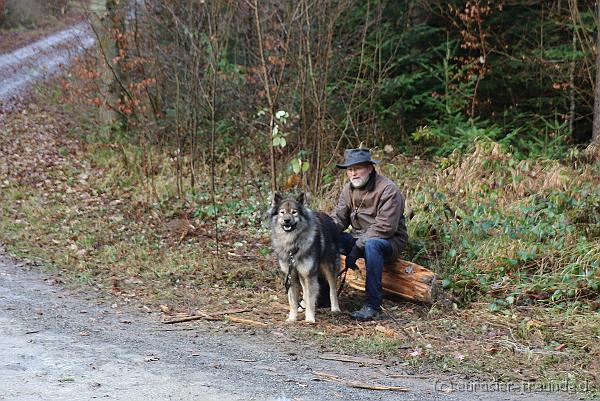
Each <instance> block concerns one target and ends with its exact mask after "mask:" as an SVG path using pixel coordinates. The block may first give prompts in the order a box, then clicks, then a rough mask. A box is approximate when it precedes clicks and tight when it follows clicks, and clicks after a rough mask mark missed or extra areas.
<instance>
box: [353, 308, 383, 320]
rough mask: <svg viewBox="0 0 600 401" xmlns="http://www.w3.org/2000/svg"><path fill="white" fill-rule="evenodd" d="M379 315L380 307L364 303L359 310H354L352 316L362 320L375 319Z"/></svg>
mask: <svg viewBox="0 0 600 401" xmlns="http://www.w3.org/2000/svg"><path fill="white" fill-rule="evenodd" d="M377 315H379V308H373V307H372V306H371V305H367V304H365V305H363V306H362V308H360V309H359V310H357V311H355V312H352V314H351V316H352V317H353V318H354V319H356V320H360V321H363V322H364V321H368V320H374V319H375V318H376V317H377Z"/></svg>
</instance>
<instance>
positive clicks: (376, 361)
mask: <svg viewBox="0 0 600 401" xmlns="http://www.w3.org/2000/svg"><path fill="white" fill-rule="evenodd" d="M319 358H320V359H325V360H328V361H340V362H352V363H359V364H372V365H383V364H384V362H383V361H381V360H379V359H374V358H361V357H358V356H350V355H340V354H323V355H321V356H320V357H319Z"/></svg>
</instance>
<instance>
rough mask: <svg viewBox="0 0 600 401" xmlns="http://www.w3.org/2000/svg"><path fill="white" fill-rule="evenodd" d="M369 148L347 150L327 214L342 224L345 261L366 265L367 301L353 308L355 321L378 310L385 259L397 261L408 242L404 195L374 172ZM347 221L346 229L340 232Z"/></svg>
mask: <svg viewBox="0 0 600 401" xmlns="http://www.w3.org/2000/svg"><path fill="white" fill-rule="evenodd" d="M378 163H379V161H377V160H372V159H371V151H370V150H369V149H362V148H359V149H347V150H346V151H345V162H344V163H342V164H337V165H336V166H337V167H338V168H340V169H345V170H346V174H347V176H348V179H349V182H348V184H346V185H345V186H344V188H343V189H342V193H341V194H340V199H339V201H338V204H337V206H336V207H335V209H334V210H333V212H332V213H331V217H332V218H333V220H334V221H335V223H336V224H337V226H338V228H339V229H340V232H341V234H340V247H341V253H342V254H344V255H346V266H347V267H348V268H351V269H356V267H357V266H356V260H357V259H358V258H364V259H365V264H366V270H367V274H366V276H367V277H366V284H365V300H364V304H363V306H362V307H361V308H360V309H359V310H357V311H355V312H353V313H352V317H353V318H355V319H357V320H362V321H366V320H373V319H374V318H375V317H376V316H377V315H378V314H379V311H380V310H381V301H382V285H381V276H382V273H383V265H384V263H390V262H393V261H395V260H396V259H397V258H398V256H399V254H400V251H402V250H403V249H404V248H405V247H406V244H407V242H408V233H407V231H406V223H405V221H404V203H405V199H404V196H403V195H402V194H401V193H400V190H399V189H398V187H397V186H396V184H394V183H393V182H392V181H391V180H390V179H388V178H386V177H384V176H382V175H380V174H377V172H376V171H375V165H376V164H378ZM349 226H351V227H352V230H351V232H350V233H347V232H342V231H344V230H346V229H347V228H348V227H349Z"/></svg>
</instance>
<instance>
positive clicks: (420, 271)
mask: <svg viewBox="0 0 600 401" xmlns="http://www.w3.org/2000/svg"><path fill="white" fill-rule="evenodd" d="M341 259H342V269H344V267H345V266H346V257H345V256H344V255H342V257H341ZM356 265H357V266H358V269H356V270H348V273H347V274H346V283H348V285H349V286H350V287H352V288H354V289H357V290H360V291H364V290H365V277H366V276H367V275H366V268H365V260H364V259H362V258H361V259H358V260H357V261H356ZM436 278H437V275H436V274H435V273H434V272H432V271H431V270H429V269H426V268H425V267H423V266H420V265H418V264H416V263H412V262H407V261H406V260H397V261H395V262H394V263H392V264H386V265H385V266H384V269H383V274H382V278H381V282H382V287H383V296H384V297H385V298H388V299H393V300H397V299H404V300H410V301H417V302H424V303H426V304H432V303H433V302H435V301H436V300H437V298H438V294H439V293H440V284H439V282H438V280H437V279H436Z"/></svg>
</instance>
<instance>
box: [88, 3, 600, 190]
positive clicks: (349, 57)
mask: <svg viewBox="0 0 600 401" xmlns="http://www.w3.org/2000/svg"><path fill="white" fill-rule="evenodd" d="M107 5H108V6H109V12H110V16H109V17H108V18H106V19H105V20H104V22H105V25H106V22H110V23H111V24H112V31H110V32H111V33H112V35H111V37H112V39H114V40H115V42H116V43H115V45H116V48H115V49H112V53H111V50H110V49H107V50H106V53H105V56H106V58H105V61H106V62H107V64H109V66H110V68H111V71H112V72H113V73H114V74H115V75H116V81H115V84H114V87H113V88H112V89H111V90H112V92H113V93H114V95H115V97H114V99H115V101H114V102H113V103H110V102H109V103H106V99H107V97H104V98H97V99H95V101H96V102H97V103H98V104H104V105H107V106H108V107H112V108H113V109H114V110H115V111H116V112H117V113H118V114H119V115H120V122H119V123H120V124H121V126H122V127H124V128H126V129H127V130H128V131H129V132H137V133H138V134H139V135H141V136H143V138H142V140H143V141H147V142H150V143H170V144H173V143H175V144H176V145H177V147H178V149H179V151H180V152H182V154H184V155H186V156H187V159H186V162H185V163H183V162H184V159H183V158H182V165H181V166H180V170H181V172H182V173H183V171H184V170H186V169H188V171H189V172H190V174H191V175H192V179H194V178H193V171H194V169H193V164H194V163H195V162H197V161H198V160H199V158H202V160H203V161H206V160H208V159H209V158H210V157H212V158H214V160H213V161H217V162H220V161H222V160H223V159H224V158H227V157H231V156H234V157H237V158H239V159H240V160H246V159H253V160H263V161H265V168H266V169H268V170H269V172H270V174H271V176H272V183H271V187H272V189H275V188H281V187H282V186H284V185H285V184H290V185H291V184H294V183H297V182H298V181H299V180H300V181H301V182H302V185H303V186H304V187H305V188H306V189H309V190H312V191H314V192H317V193H318V192H319V189H320V186H321V185H322V184H323V183H327V178H328V177H327V175H328V169H329V168H330V167H331V166H332V161H333V159H334V158H337V157H339V155H340V154H341V153H342V150H343V148H345V147H356V146H359V145H360V144H364V145H365V146H369V147H375V148H379V149H385V148H386V146H387V149H388V150H391V149H401V152H402V153H405V154H412V155H415V154H417V155H423V154H426V155H438V156H448V155H450V154H451V153H452V152H453V151H455V150H462V151H464V150H467V149H468V148H469V147H471V148H472V146H473V143H474V140H475V139H476V138H481V137H488V138H490V139H492V140H494V141H496V142H498V143H499V144H501V145H502V146H503V147H504V148H505V149H507V150H509V151H510V152H512V153H514V154H515V155H517V157H518V158H528V157H537V156H548V157H560V156H564V155H566V154H567V152H568V151H569V149H570V148H572V147H574V146H579V145H586V144H588V143H589V142H590V140H591V139H592V121H593V105H594V77H595V66H594V64H595V53H596V52H595V46H596V40H595V32H596V26H597V21H596V20H595V5H594V3H593V2H591V1H581V0H579V1H578V0H562V1H483V0H482V1H466V2H465V1H448V2H446V1H444V2H440V1H422V0H409V1H399V0H398V1H386V0H381V1H353V0H340V1H329V0H324V1H309V0H302V1H294V2H280V1H257V0H256V1H254V0H253V1H206V2H204V1H151V0H150V1H145V2H137V3H134V4H129V5H128V6H126V5H125V4H124V2H121V3H119V2H118V1H109V2H107ZM91 93H93V92H91ZM117 98H118V100H117ZM210 155H212V156H210ZM185 164H187V166H186V165H185ZM242 167H243V166H242ZM290 173H293V174H290ZM286 180H287V181H286ZM192 186H193V183H192Z"/></svg>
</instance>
